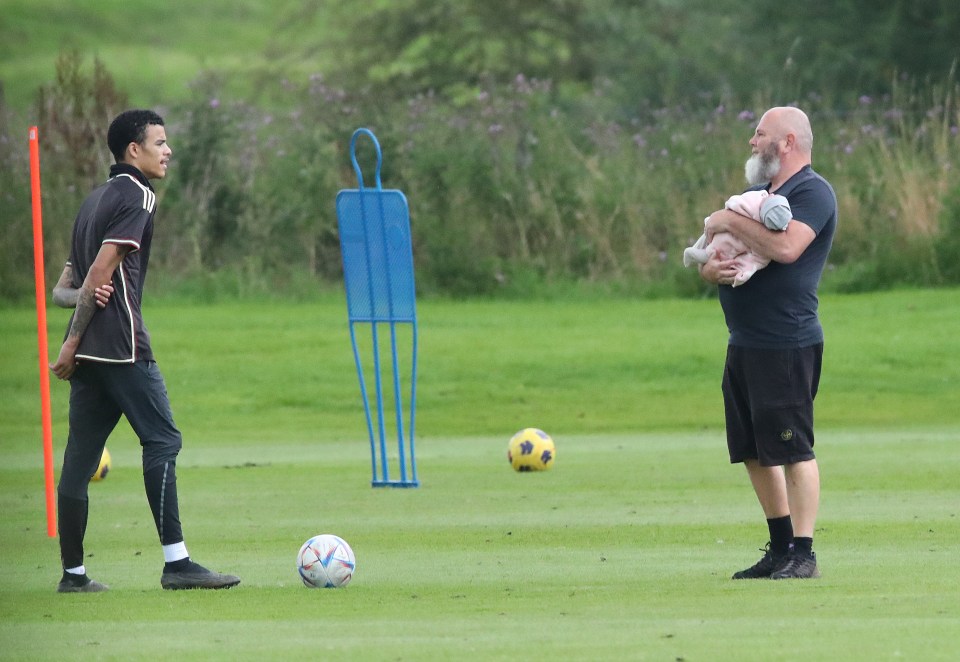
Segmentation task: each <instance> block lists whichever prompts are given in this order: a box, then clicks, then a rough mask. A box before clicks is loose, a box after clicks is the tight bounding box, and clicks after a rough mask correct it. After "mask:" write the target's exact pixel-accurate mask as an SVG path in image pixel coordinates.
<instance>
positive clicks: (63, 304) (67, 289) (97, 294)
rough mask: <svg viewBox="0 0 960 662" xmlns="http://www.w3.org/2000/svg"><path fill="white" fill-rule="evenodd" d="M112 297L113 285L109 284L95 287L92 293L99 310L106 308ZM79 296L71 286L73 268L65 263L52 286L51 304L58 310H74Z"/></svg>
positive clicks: (77, 290) (78, 292) (77, 291)
mask: <svg viewBox="0 0 960 662" xmlns="http://www.w3.org/2000/svg"><path fill="white" fill-rule="evenodd" d="M112 295H113V285H112V284H111V283H109V282H108V283H105V284H103V285H101V286H99V287H97V288H96V289H95V290H94V292H93V296H94V298H95V299H96V302H97V305H98V306H99V307H101V308H106V307H107V301H109V300H110V297H111V296H112ZM79 296H80V290H79V289H77V288H75V287H74V286H73V266H72V265H71V264H70V263H69V262H67V264H65V265H64V267H63V271H62V272H61V273H60V279H59V280H58V281H57V284H56V285H54V286H53V303H55V304H56V305H57V306H59V307H60V308H76V306H77V298H78V297H79Z"/></svg>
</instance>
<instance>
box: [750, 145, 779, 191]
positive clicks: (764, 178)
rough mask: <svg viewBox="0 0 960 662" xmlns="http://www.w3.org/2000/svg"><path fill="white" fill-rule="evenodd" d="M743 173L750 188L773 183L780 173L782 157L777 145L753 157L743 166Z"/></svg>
mask: <svg viewBox="0 0 960 662" xmlns="http://www.w3.org/2000/svg"><path fill="white" fill-rule="evenodd" d="M743 172H744V175H746V177H747V183H748V184H749V185H750V186H760V185H761V184H766V183H767V182H770V181H773V178H774V177H776V176H777V173H779V172H780V156H779V155H778V154H777V151H776V145H770V148H768V149H766V150H764V151H762V152H759V153H757V154H753V155H751V156H750V158H749V159H747V162H746V163H745V164H744V166H743Z"/></svg>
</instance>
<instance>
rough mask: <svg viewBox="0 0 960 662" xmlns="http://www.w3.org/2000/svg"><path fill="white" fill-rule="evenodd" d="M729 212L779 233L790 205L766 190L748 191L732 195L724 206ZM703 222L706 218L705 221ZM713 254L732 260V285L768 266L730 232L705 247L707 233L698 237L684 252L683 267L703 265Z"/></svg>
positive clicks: (740, 283) (744, 280) (785, 200)
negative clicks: (733, 269)
mask: <svg viewBox="0 0 960 662" xmlns="http://www.w3.org/2000/svg"><path fill="white" fill-rule="evenodd" d="M724 207H726V208H727V209H729V210H730V211H733V212H736V213H738V214H740V215H741V216H747V217H749V218H752V219H753V220H755V221H757V222H759V223H763V224H764V225H765V226H766V227H767V228H769V229H771V230H777V231H782V230H786V229H787V224H788V223H789V222H790V218H791V212H790V204H789V203H788V202H787V199H786V198H784V197H783V196H782V195H770V194H769V193H767V192H766V191H747V192H746V193H741V194H740V195H732V196H730V197H729V198H728V199H727V202H726V204H725V205H724ZM704 222H706V219H704ZM714 255H717V256H719V257H720V259H722V260H733V261H734V266H736V268H737V275H736V277H735V278H734V281H733V286H734V287H737V286H738V285H743V284H744V283H746V282H747V281H748V280H750V277H751V276H753V274H755V273H756V272H757V271H758V270H759V269H763V268H764V267H765V266H767V265H768V264H770V260H769V259H767V258H765V257H761V256H760V255H757V254H756V253H754V252H753V251H751V250H749V249H748V248H747V246H746V245H745V244H744V243H743V242H742V241H740V240H739V239H737V238H736V237H734V236H733V235H732V234H730V233H729V232H719V233H717V234H716V235H714V237H713V240H711V242H710V243H709V244H707V236H706V234H702V235H700V238H699V239H697V241H696V243H695V244H694V245H693V246H691V247H689V248H686V249H684V251H683V266H685V267H689V266H691V265H694V264H706V263H707V260H709V259H710V258H711V257H713V256H714Z"/></svg>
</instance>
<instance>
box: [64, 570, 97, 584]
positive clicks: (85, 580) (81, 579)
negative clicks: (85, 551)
mask: <svg viewBox="0 0 960 662" xmlns="http://www.w3.org/2000/svg"><path fill="white" fill-rule="evenodd" d="M60 582H61V583H63V582H66V583H68V584H72V585H74V586H86V585H87V584H89V583H90V578H89V577H87V575H86V573H84V574H82V575H75V574H73V573H72V572H67V571H66V570H64V571H63V578H62V579H61V580H60Z"/></svg>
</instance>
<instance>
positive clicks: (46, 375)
mask: <svg viewBox="0 0 960 662" xmlns="http://www.w3.org/2000/svg"><path fill="white" fill-rule="evenodd" d="M30 193H31V198H32V200H33V270H34V278H35V280H36V283H37V343H38V345H39V350H40V418H41V420H42V422H43V469H44V479H45V482H46V488H47V535H48V536H50V537H51V538H55V537H56V536H57V501H56V495H55V494H54V485H53V425H52V424H51V422H50V367H49V365H48V364H47V361H49V356H48V349H47V288H46V284H45V283H44V278H43V214H42V213H41V211H40V137H39V135H38V133H37V127H35V126H32V127H30Z"/></svg>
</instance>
